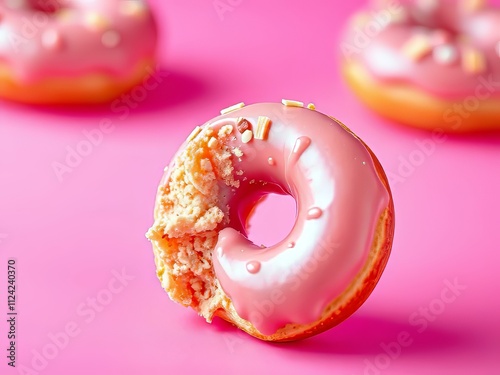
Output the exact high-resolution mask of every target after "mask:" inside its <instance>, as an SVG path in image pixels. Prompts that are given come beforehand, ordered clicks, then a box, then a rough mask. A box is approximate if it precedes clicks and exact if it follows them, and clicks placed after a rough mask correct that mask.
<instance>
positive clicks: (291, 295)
mask: <svg viewBox="0 0 500 375" xmlns="http://www.w3.org/2000/svg"><path fill="white" fill-rule="evenodd" d="M259 116H267V117H269V118H270V120H271V128H270V131H269V136H268V139H267V140H259V139H255V138H254V139H253V140H252V141H250V142H249V143H243V142H242V140H241V134H240V133H239V132H238V131H237V130H236V123H237V118H238V117H243V118H245V119H247V120H248V121H249V122H250V123H251V124H252V125H253V126H254V127H255V126H256V124H257V120H258V117H259ZM223 125H232V126H233V127H234V130H233V134H234V137H232V140H231V141H230V142H229V146H230V147H238V148H239V149H240V150H241V151H242V152H243V156H242V157H241V158H236V157H234V160H233V162H234V167H235V170H242V171H243V174H242V175H241V176H236V177H237V178H238V179H239V181H240V187H239V188H237V189H234V191H232V190H230V189H221V190H222V191H223V193H221V200H223V201H224V202H226V201H227V203H228V206H229V212H228V214H229V218H230V222H229V224H228V225H227V226H226V227H224V228H221V230H220V233H219V238H218V242H217V246H216V248H215V250H214V254H213V264H214V269H215V273H216V276H217V278H218V280H219V282H220V285H221V287H222V288H223V290H224V291H225V292H226V293H227V295H228V296H229V297H230V298H231V300H232V302H233V304H234V307H235V309H236V311H237V312H238V314H239V315H240V316H241V317H242V318H244V319H246V320H248V321H250V322H251V323H252V324H253V325H254V326H255V327H256V328H257V329H258V330H259V331H260V332H261V333H263V334H273V333H274V332H276V331H277V330H278V329H279V328H280V327H283V326H284V325H286V324H287V323H299V324H307V323H312V322H314V321H316V320H318V318H319V317H320V316H321V314H322V312H323V311H324V309H325V308H326V307H327V306H328V304H329V303H330V302H331V301H332V300H333V299H335V297H337V296H339V295H340V294H341V293H342V292H343V291H344V290H345V289H346V287H347V286H348V285H349V284H350V282H351V281H352V280H353V278H354V277H355V276H356V274H358V273H359V271H360V270H361V268H362V267H363V265H364V263H365V261H366V259H367V255H368V252H369V250H370V247H371V244H372V240H373V235H374V231H375V228H376V223H377V220H378V218H379V216H380V214H381V213H382V211H383V210H384V209H385V208H386V207H387V205H388V203H389V199H390V198H389V194H388V192H387V191H386V189H385V187H384V185H383V184H382V182H381V181H380V179H379V177H378V175H377V173H376V171H375V168H374V163H373V160H372V157H371V156H370V154H369V153H368V151H367V150H366V149H365V147H364V146H363V144H362V143H361V142H360V141H359V140H358V139H357V138H356V137H355V136H353V135H351V134H350V133H348V132H347V131H345V130H344V129H343V128H342V127H341V126H340V125H339V124H338V123H337V122H336V121H335V120H332V119H331V118H330V117H328V116H326V115H324V114H321V113H319V112H316V111H313V110H309V109H306V108H298V107H286V106H283V105H281V104H255V105H250V106H247V107H244V108H242V109H239V110H237V111H234V112H230V113H228V114H226V115H223V116H220V117H217V118H216V119H214V120H213V121H212V122H210V123H207V124H206V125H205V126H211V127H213V128H214V129H219V128H220V127H222V126H223ZM269 158H272V159H273V160H274V161H275V163H273V164H270V163H269ZM222 186H223V185H222V182H221V187H222ZM268 193H278V194H290V195H291V196H293V197H294V198H295V199H296V202H297V217H296V222H295V224H294V227H293V229H292V230H291V232H290V233H289V234H288V236H286V238H284V239H283V240H282V241H281V242H279V243H278V244H276V245H274V246H270V247H268V248H262V247H260V246H257V245H255V244H253V243H252V242H251V241H249V240H248V239H247V231H246V227H245V223H246V214H247V213H248V212H250V210H251V208H252V207H253V206H254V204H256V203H257V202H258V201H259V199H261V198H262V196H264V195H266V194H268ZM222 194H224V195H225V197H224V198H223V197H222ZM308 218H309V219H310V220H308Z"/></svg>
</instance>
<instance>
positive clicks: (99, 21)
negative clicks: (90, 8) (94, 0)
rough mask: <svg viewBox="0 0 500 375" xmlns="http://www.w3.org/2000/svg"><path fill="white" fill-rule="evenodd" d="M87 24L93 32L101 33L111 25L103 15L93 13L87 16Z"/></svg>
mask: <svg viewBox="0 0 500 375" xmlns="http://www.w3.org/2000/svg"><path fill="white" fill-rule="evenodd" d="M85 24H86V25H87V26H88V27H90V28H91V29H93V30H99V31H101V30H103V29H105V28H106V27H107V26H108V25H109V22H108V20H107V19H106V18H105V17H104V16H103V15H101V14H99V13H95V12H92V13H88V14H86V15H85Z"/></svg>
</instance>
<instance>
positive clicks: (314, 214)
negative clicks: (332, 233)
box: [307, 207, 323, 220]
mask: <svg viewBox="0 0 500 375" xmlns="http://www.w3.org/2000/svg"><path fill="white" fill-rule="evenodd" d="M321 215H323V210H322V209H321V208H319V207H313V208H310V209H309V211H307V220H311V219H319V218H320V217H321Z"/></svg>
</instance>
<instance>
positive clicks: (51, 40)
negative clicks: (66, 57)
mask: <svg viewBox="0 0 500 375" xmlns="http://www.w3.org/2000/svg"><path fill="white" fill-rule="evenodd" d="M62 45H63V43H62V38H61V34H59V32H57V31H56V30H46V31H44V33H43V34H42V46H43V47H45V48H46V49H48V50H51V51H54V50H60V49H61V47H62Z"/></svg>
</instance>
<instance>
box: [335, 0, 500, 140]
mask: <svg viewBox="0 0 500 375" xmlns="http://www.w3.org/2000/svg"><path fill="white" fill-rule="evenodd" d="M499 35H500V10H499V9H498V8H493V7H488V6H486V5H485V4H484V3H483V2H482V1H475V0H460V1H451V0H428V1H423V0H422V1H417V0H415V1H413V0H407V1H402V2H398V1H380V2H377V3H376V6H374V7H372V8H370V9H368V10H365V11H362V12H358V13H356V14H355V15H354V17H353V18H352V19H351V20H350V23H349V26H348V28H347V31H346V34H345V37H344V40H343V42H342V44H341V49H342V51H343V56H344V59H343V63H342V71H343V75H344V77H345V79H346V80H347V82H348V84H349V86H350V87H351V89H352V90H353V91H354V93H355V94H356V95H357V96H358V97H359V98H360V99H361V100H362V101H363V102H364V103H365V104H366V105H368V106H369V107H371V108H372V109H374V110H375V111H377V112H378V113H380V114H382V115H383V116H385V117H388V118H390V119H392V120H394V121H397V122H401V123H404V124H408V125H411V126H416V127H420V128H425V129H435V128H437V127H439V128H442V129H444V130H445V131H447V132H457V133H463V132H479V131H491V130H498V129H500V120H499V119H500V94H499V93H498V86H499V85H500V83H499V82H500V37H499ZM456 112H458V115H456V114H455V113H456ZM464 113H465V114H464Z"/></svg>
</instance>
